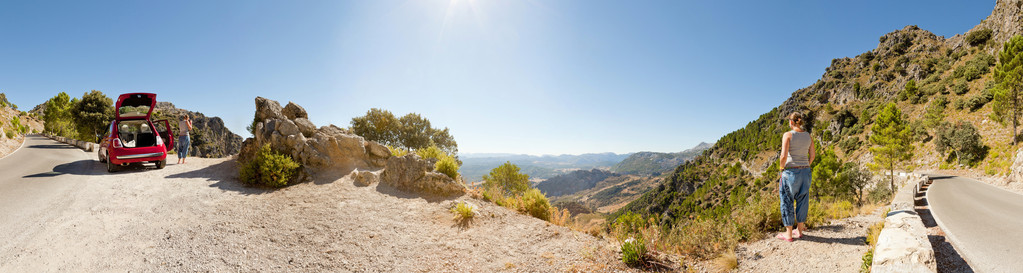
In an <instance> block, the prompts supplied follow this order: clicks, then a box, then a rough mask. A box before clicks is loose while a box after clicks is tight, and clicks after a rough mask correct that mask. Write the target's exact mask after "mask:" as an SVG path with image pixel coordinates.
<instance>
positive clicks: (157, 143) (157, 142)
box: [156, 136, 163, 146]
mask: <svg viewBox="0 0 1023 273" xmlns="http://www.w3.org/2000/svg"><path fill="white" fill-rule="evenodd" d="M156 146H163V138H162V137H160V136H156Z"/></svg>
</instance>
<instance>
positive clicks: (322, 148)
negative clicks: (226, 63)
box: [238, 97, 465, 196]
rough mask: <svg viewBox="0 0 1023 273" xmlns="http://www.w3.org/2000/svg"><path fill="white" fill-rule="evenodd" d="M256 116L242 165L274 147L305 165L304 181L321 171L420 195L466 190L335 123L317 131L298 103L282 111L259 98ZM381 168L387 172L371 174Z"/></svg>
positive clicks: (422, 164)
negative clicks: (261, 148) (263, 146)
mask: <svg viewBox="0 0 1023 273" xmlns="http://www.w3.org/2000/svg"><path fill="white" fill-rule="evenodd" d="M255 117H256V123H255V124H254V129H253V131H254V132H253V135H254V137H252V138H249V139H246V140H245V142H244V143H242V149H241V152H240V153H239V154H238V160H239V161H241V162H248V161H249V160H251V159H252V157H253V156H254V155H255V153H256V151H257V150H258V149H259V147H261V146H262V145H266V144H269V145H270V148H271V149H273V150H275V151H278V152H280V153H283V154H286V155H289V156H291V158H292V159H294V160H295V161H297V162H298V163H300V164H302V170H301V172H300V175H299V177H298V178H296V179H297V180H298V181H304V180H309V179H311V178H312V177H313V176H314V175H315V174H316V173H321V172H348V171H351V170H354V172H353V174H352V176H353V180H354V181H355V184H356V185H359V186H368V185H371V184H374V183H377V182H380V183H382V184H387V185H390V186H393V187H394V188H397V189H399V190H404V191H409V192H415V193H430V194H438V195H445V196H448V195H454V194H461V193H462V192H464V188H465V187H464V186H463V185H462V184H461V183H459V182H456V181H455V180H453V179H451V178H449V177H447V176H446V175H443V174H439V173H436V172H433V169H434V162H432V161H429V160H422V159H420V158H419V157H418V156H415V155H409V156H405V157H392V156H391V151H390V150H389V149H388V148H387V147H385V146H384V145H381V144H379V143H376V142H373V141H367V140H365V139H364V138H363V137H361V136H358V135H355V134H352V133H351V132H349V131H348V130H346V129H343V128H340V127H337V126H334V125H333V124H331V125H327V126H323V127H320V128H316V126H315V125H314V124H313V123H312V122H311V121H309V115H308V114H307V112H306V111H305V109H304V108H302V107H301V106H299V105H297V104H295V103H288V105H287V106H286V107H281V105H280V104H279V103H278V102H276V101H273V100H270V99H266V98H263V97H256V113H255ZM381 168H384V170H383V172H382V173H378V172H372V171H369V170H379V169H381ZM438 175H439V176H438Z"/></svg>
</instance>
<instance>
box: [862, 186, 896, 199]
mask: <svg viewBox="0 0 1023 273" xmlns="http://www.w3.org/2000/svg"><path fill="white" fill-rule="evenodd" d="M891 196H892V189H891V187H889V186H888V185H885V183H875V184H874V186H873V187H872V188H871V189H870V192H868V193H867V201H869V202H871V203H887V202H888V198H889V197H891Z"/></svg>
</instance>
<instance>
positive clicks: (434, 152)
mask: <svg viewBox="0 0 1023 273" xmlns="http://www.w3.org/2000/svg"><path fill="white" fill-rule="evenodd" d="M416 154H417V155H419V157H420V158H423V159H440V158H441V157H443V156H445V155H446V154H445V153H444V151H441V150H440V148H437V146H434V145H431V146H430V147H426V148H423V149H419V150H416Z"/></svg>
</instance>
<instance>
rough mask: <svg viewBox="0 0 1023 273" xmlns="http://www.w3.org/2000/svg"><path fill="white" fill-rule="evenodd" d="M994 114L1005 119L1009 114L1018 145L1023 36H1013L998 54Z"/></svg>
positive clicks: (1022, 77) (1022, 85)
mask: <svg viewBox="0 0 1023 273" xmlns="http://www.w3.org/2000/svg"><path fill="white" fill-rule="evenodd" d="M994 74H995V83H996V84H997V86H998V88H996V89H995V99H994V100H995V105H994V114H995V115H996V116H998V117H1000V119H1003V120H1004V118H1005V117H1006V115H1007V114H1008V116H1007V117H1008V118H1009V120H1010V121H1012V144H1013V145H1016V132H1017V131H1016V127H1017V125H1018V124H1019V117H1020V113H1019V111H1020V107H1021V105H1020V102H1021V101H1020V100H1021V99H1023V98H1021V96H1023V93H1021V92H1020V89H1021V88H1023V36H1020V35H1016V36H1013V37H1012V38H1011V39H1009V41H1007V42H1005V45H1004V46H1003V47H1002V51H1001V52H999V53H998V64H997V65H995V73H994Z"/></svg>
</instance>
